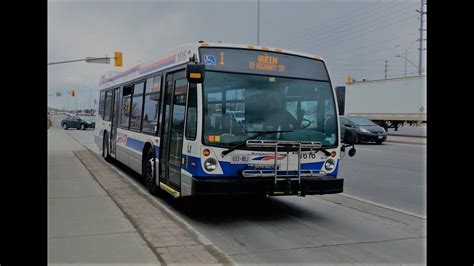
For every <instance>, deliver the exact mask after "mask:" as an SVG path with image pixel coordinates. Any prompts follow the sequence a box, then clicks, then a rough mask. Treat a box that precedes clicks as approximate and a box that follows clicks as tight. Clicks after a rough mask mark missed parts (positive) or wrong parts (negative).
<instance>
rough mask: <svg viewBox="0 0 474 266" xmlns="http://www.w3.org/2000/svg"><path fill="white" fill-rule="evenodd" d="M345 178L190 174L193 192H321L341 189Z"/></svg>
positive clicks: (204, 193)
mask: <svg viewBox="0 0 474 266" xmlns="http://www.w3.org/2000/svg"><path fill="white" fill-rule="evenodd" d="M343 185H344V179H342V178H336V177H330V176H328V177H301V184H299V182H298V180H290V181H288V180H281V181H278V182H277V184H275V179H273V178H271V177H270V178H243V177H238V178H237V177H219V178H211V179H210V178H198V177H193V179H192V186H191V194H192V195H228V194H268V195H270V196H280V195H323V194H335V193H341V192H343Z"/></svg>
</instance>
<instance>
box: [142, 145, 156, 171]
mask: <svg viewBox="0 0 474 266" xmlns="http://www.w3.org/2000/svg"><path fill="white" fill-rule="evenodd" d="M152 148H153V147H152V146H151V144H150V143H149V142H147V143H145V146H144V147H143V152H142V166H144V165H145V160H146V158H145V157H146V156H147V154H148V151H149V150H150V149H152Z"/></svg>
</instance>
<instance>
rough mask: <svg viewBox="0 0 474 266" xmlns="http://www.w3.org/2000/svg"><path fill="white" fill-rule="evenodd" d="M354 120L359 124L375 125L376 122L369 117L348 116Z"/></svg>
mask: <svg viewBox="0 0 474 266" xmlns="http://www.w3.org/2000/svg"><path fill="white" fill-rule="evenodd" d="M348 119H349V120H351V121H352V122H354V123H355V124H356V125H358V126H374V125H375V124H374V122H372V121H370V120H369V119H367V118H365V117H351V118H348Z"/></svg>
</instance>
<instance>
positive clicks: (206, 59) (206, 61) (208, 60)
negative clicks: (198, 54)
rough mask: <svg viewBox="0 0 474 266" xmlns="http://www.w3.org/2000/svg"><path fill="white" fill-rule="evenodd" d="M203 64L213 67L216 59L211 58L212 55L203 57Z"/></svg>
mask: <svg viewBox="0 0 474 266" xmlns="http://www.w3.org/2000/svg"><path fill="white" fill-rule="evenodd" d="M204 64H206V65H212V66H215V65H216V57H215V56H213V55H205V56H204Z"/></svg>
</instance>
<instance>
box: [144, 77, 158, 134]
mask: <svg viewBox="0 0 474 266" xmlns="http://www.w3.org/2000/svg"><path fill="white" fill-rule="evenodd" d="M160 92H161V75H158V76H155V77H152V78H149V79H147V81H146V88H145V100H144V106H143V120H142V121H143V122H142V131H143V132H145V133H151V134H155V133H156V131H157V129H158V116H159V112H160Z"/></svg>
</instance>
